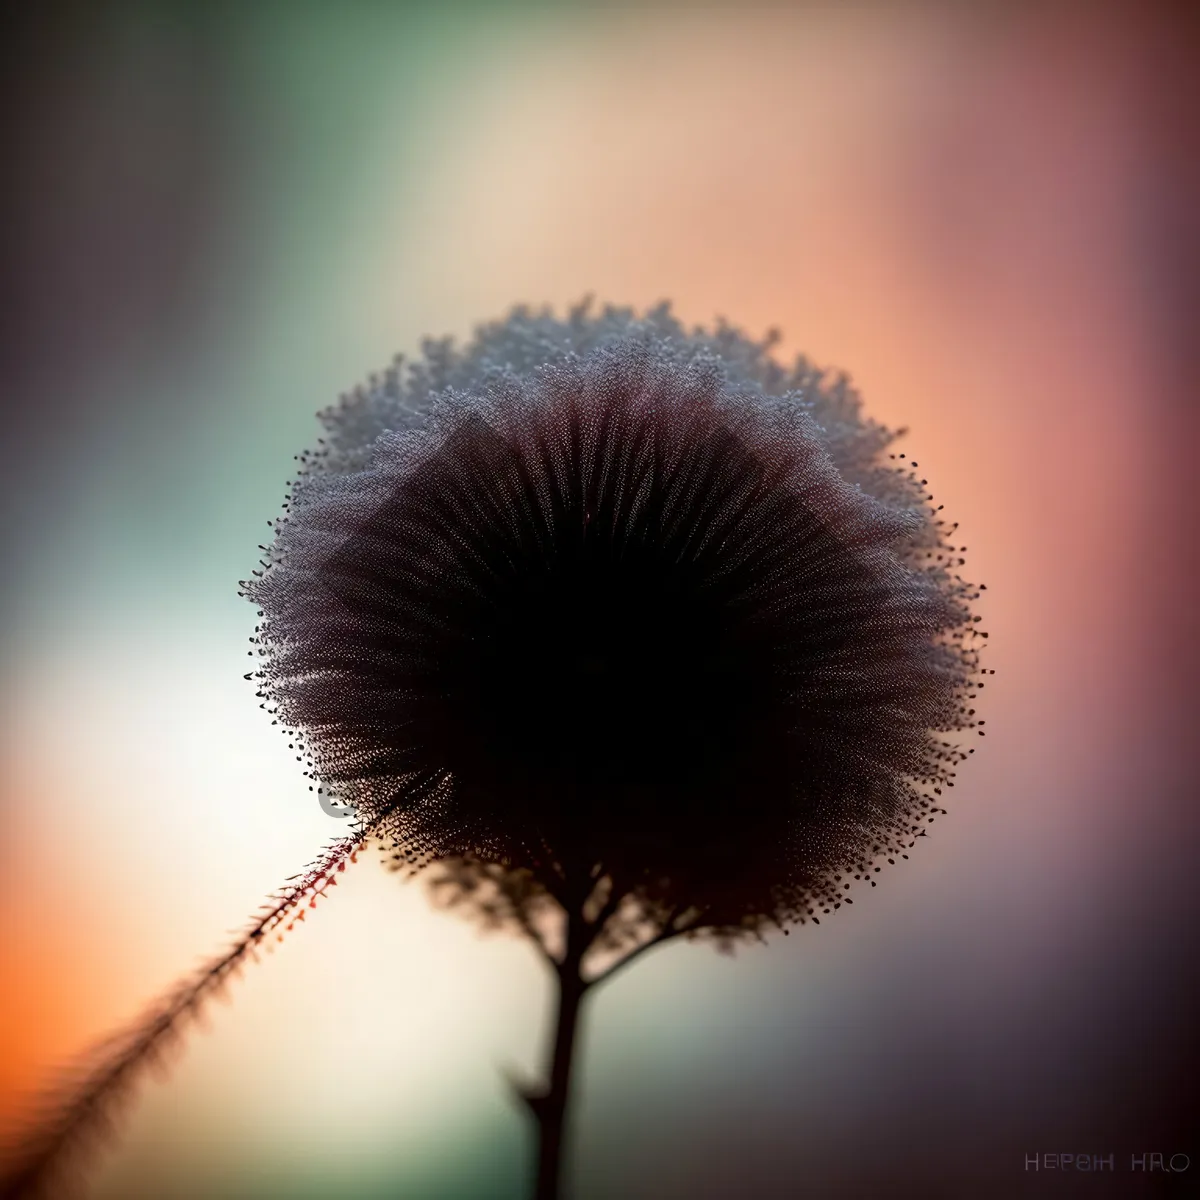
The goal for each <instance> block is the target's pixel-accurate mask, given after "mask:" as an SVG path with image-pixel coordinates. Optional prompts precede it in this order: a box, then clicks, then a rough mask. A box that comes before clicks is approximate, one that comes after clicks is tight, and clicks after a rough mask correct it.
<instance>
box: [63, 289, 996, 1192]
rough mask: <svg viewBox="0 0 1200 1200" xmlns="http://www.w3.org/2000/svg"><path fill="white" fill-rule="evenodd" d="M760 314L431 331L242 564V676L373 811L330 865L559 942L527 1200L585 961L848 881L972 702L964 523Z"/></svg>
mask: <svg viewBox="0 0 1200 1200" xmlns="http://www.w3.org/2000/svg"><path fill="white" fill-rule="evenodd" d="M775 340H776V339H775V337H774V336H770V337H768V338H767V339H765V340H763V341H761V342H754V341H752V340H750V339H748V338H747V337H745V336H744V335H742V334H741V333H739V332H738V331H737V330H735V329H733V328H731V327H729V326H728V325H726V324H724V323H720V324H718V326H717V327H716V329H715V330H713V331H706V330H703V329H697V330H693V331H691V332H689V331H687V330H685V329H684V328H683V327H682V326H681V325H680V324H679V322H678V321H677V320H676V319H675V318H674V317H673V316H672V314H671V313H670V310H669V308H668V307H667V306H666V305H662V306H659V307H658V308H655V309H653V310H651V311H650V312H648V313H646V314H644V315H643V316H641V317H639V316H637V315H636V314H634V313H633V312H631V311H630V310H626V309H616V308H611V307H610V308H606V309H604V310H603V311H600V312H594V311H593V310H592V308H591V307H590V305H589V304H587V303H585V304H582V305H579V306H576V307H575V308H574V309H572V310H571V311H570V312H569V313H568V314H567V317H566V319H564V320H560V319H556V318H555V317H554V316H553V315H552V314H551V313H549V312H540V313H533V312H531V311H530V310H528V309H524V308H517V309H514V310H513V312H512V313H511V314H510V315H509V316H508V317H507V318H506V319H504V320H502V321H499V322H497V323H494V324H491V325H488V326H485V327H483V328H481V329H480V330H478V331H477V333H476V335H475V337H474V338H473V340H472V341H471V342H470V343H468V344H467V345H466V346H464V347H461V348H456V347H455V346H454V345H453V343H451V342H450V341H428V342H426V343H425V344H424V346H423V352H422V355H421V357H420V358H419V359H418V360H417V361H416V362H414V363H411V364H405V363H404V362H403V360H400V359H397V360H396V362H395V363H394V364H393V366H392V368H391V369H390V370H389V371H387V372H386V373H385V374H383V375H381V376H378V377H375V378H373V379H372V380H371V381H370V383H369V384H368V385H367V386H365V387H362V388H359V389H357V390H356V391H354V392H352V393H350V394H349V395H347V396H344V397H342V399H341V402H340V403H339V404H338V405H336V406H335V407H333V408H331V409H329V410H328V411H326V412H325V413H323V414H322V415H321V419H322V422H323V424H324V426H325V437H324V439H323V440H322V442H321V444H320V446H319V448H318V449H317V450H316V451H315V452H311V453H308V454H305V455H302V456H301V464H302V466H301V471H300V474H299V476H298V478H297V479H295V480H294V481H293V484H292V486H291V488H290V493H289V499H288V502H287V505H286V510H285V513H284V515H283V517H282V518H281V519H279V520H278V521H277V522H275V540H274V543H273V545H272V546H270V547H269V548H267V556H266V558H265V559H264V560H263V563H262V564H261V570H259V571H256V572H255V573H254V576H253V577H252V579H250V580H249V581H247V582H246V583H244V584H243V590H244V593H245V595H246V596H247V597H248V598H249V599H251V600H252V601H253V602H254V603H255V604H256V605H257V607H258V609H259V615H260V623H259V625H258V627H257V629H256V631H255V637H254V639H253V648H252V651H251V653H252V655H253V656H254V657H255V659H256V668H255V670H253V671H251V673H250V675H249V676H248V677H249V678H251V679H253V680H254V682H255V684H256V685H257V688H258V693H259V697H260V699H261V700H262V703H263V706H264V707H265V708H267V709H268V711H269V712H270V713H271V714H272V717H273V720H274V721H275V722H277V723H278V724H279V725H281V726H282V727H283V728H284V730H285V731H286V733H287V735H288V737H289V739H290V740H291V744H292V745H293V747H294V748H295V749H296V750H298V751H299V752H300V755H301V757H304V758H306V760H307V766H308V772H307V773H308V774H309V775H310V776H311V778H312V781H313V782H312V786H313V787H314V788H315V789H318V790H319V792H320V796H321V798H322V800H323V804H324V805H325V806H326V807H327V811H329V807H328V806H329V805H331V804H332V805H338V806H352V811H353V812H354V814H355V820H356V821H357V822H360V823H361V831H360V832H361V837H356V838H350V839H346V840H345V842H344V843H341V844H340V845H339V846H338V847H335V849H334V851H332V852H331V856H330V857H328V858H327V860H323V862H322V863H321V864H319V870H318V875H319V876H320V878H322V879H323V878H324V877H325V876H326V875H330V876H331V875H332V872H333V871H335V870H336V869H337V868H338V867H340V866H344V858H345V856H346V855H348V854H350V853H351V851H352V850H353V849H355V848H357V847H358V846H359V845H361V844H364V843H365V842H366V841H371V842H374V843H379V844H382V845H384V846H385V847H386V849H387V853H388V854H389V856H390V861H391V862H392V864H393V865H394V866H395V867H397V868H402V869H409V870H412V871H419V870H421V869H423V868H426V867H428V866H430V865H435V870H434V871H433V872H432V873H431V881H432V886H433V889H434V894H435V896H436V897H438V898H439V899H440V900H442V901H443V902H444V903H445V904H447V905H450V906H460V907H467V908H469V909H470V910H471V911H472V912H473V913H474V915H475V916H476V917H477V918H479V919H482V920H484V921H485V922H487V923H488V924H490V925H494V926H508V927H511V928H513V929H516V930H518V931H520V932H521V933H522V934H524V935H525V936H527V937H528V938H529V939H530V940H531V941H532V942H533V944H534V945H535V946H536V947H537V948H538V949H539V951H540V952H541V953H542V955H543V956H544V957H545V959H546V960H547V961H548V962H549V963H550V964H551V965H552V967H553V974H554V977H555V979H556V982H557V985H558V998H559V1003H558V1011H557V1020H556V1024H555V1031H554V1039H553V1044H552V1050H551V1055H550V1064H549V1071H548V1078H547V1081H546V1082H545V1083H544V1084H543V1085H541V1086H537V1087H534V1086H529V1085H524V1084H517V1085H516V1086H517V1087H518V1090H519V1092H520V1094H521V1095H522V1096H523V1098H524V1099H525V1100H526V1101H527V1102H528V1105H529V1108H530V1110H531V1112H532V1113H533V1115H534V1117H535V1118H536V1121H537V1125H538V1130H539V1156H538V1172H537V1188H536V1194H537V1195H538V1196H539V1197H543V1198H546V1197H552V1196H556V1195H558V1187H559V1177H560V1174H561V1169H560V1164H561V1158H562V1146H563V1140H564V1127H565V1126H564V1121H565V1113H566V1111H567V1101H568V1097H569V1092H570V1076H571V1065H572V1061H573V1057H574V1055H573V1051H574V1046H575V1041H576V1033H577V1030H578V1027H579V1018H580V1014H581V1011H582V1008H581V1006H582V1001H583V999H584V997H585V995H586V994H588V993H589V991H590V989H592V988H593V987H595V985H596V984H598V983H599V982H601V981H602V980H604V979H607V978H609V977H610V976H611V975H612V973H613V972H614V971H616V970H618V969H620V968H621V967H623V966H624V965H626V964H627V963H629V962H631V961H632V960H633V959H634V958H635V957H636V956H638V955H639V954H641V953H643V952H644V951H645V950H647V949H649V948H650V947H652V946H654V945H657V944H659V943H661V942H663V941H665V940H667V939H669V938H672V937H675V936H686V937H688V938H691V939H707V940H711V941H713V942H714V943H715V944H716V945H717V946H718V947H719V948H722V949H729V948H730V947H731V946H732V945H733V943H734V942H735V941H736V940H738V939H742V938H747V937H750V938H754V937H757V938H761V937H762V935H763V933H764V931H765V930H766V929H768V928H771V927H776V928H780V929H782V930H783V931H784V932H787V926H789V925H791V924H795V923H797V922H798V923H801V924H803V923H805V922H806V921H808V920H810V919H811V920H813V921H814V922H818V921H819V918H820V915H824V914H826V913H829V912H832V911H833V910H835V909H837V908H840V907H841V906H842V904H843V903H846V904H849V903H851V902H852V900H851V897H850V895H849V894H848V893H849V892H850V890H851V888H852V885H853V884H854V883H855V882H864V881H867V880H868V879H869V881H870V883H871V885H872V886H874V884H875V880H874V878H873V876H874V875H875V873H876V872H878V871H879V870H880V866H881V864H882V863H883V862H885V861H886V862H894V861H895V860H896V859H897V858H900V857H907V855H908V851H909V850H910V849H911V848H912V846H913V845H914V844H915V841H916V839H917V838H918V837H919V836H921V835H922V834H923V832H924V829H925V827H926V826H927V824H928V823H930V822H931V821H933V820H934V817H935V815H936V814H938V813H940V812H941V811H943V810H942V809H941V807H940V804H941V797H942V795H943V791H944V789H947V788H949V787H952V786H953V784H954V778H955V769H956V767H957V766H958V764H959V763H960V762H961V761H962V760H963V759H964V758H965V757H966V756H967V755H968V754H969V753H970V750H968V749H965V748H963V746H962V740H963V734H964V733H966V732H968V731H972V730H974V731H977V732H982V730H978V728H977V727H978V726H979V725H982V724H983V722H982V721H977V720H976V718H975V715H974V709H973V708H971V707H970V702H971V701H972V700H973V699H974V696H975V694H976V689H977V688H979V687H982V686H983V684H982V681H981V680H980V675H981V674H982V673H983V672H982V671H981V668H980V664H979V652H978V647H979V640H978V639H980V638H983V637H986V634H982V633H981V632H980V631H979V630H978V627H977V623H976V622H977V618H975V617H974V616H973V615H972V613H971V602H972V601H973V600H975V599H976V598H977V597H978V591H977V589H976V588H975V586H974V585H971V584H969V583H966V582H964V581H963V580H962V578H961V577H960V576H959V574H958V573H957V571H958V568H959V567H960V566H961V565H962V562H963V560H962V559H961V557H959V555H960V550H959V549H957V548H955V547H954V546H952V545H951V544H950V539H951V538H952V537H953V527H948V526H946V525H945V524H944V523H943V522H942V521H941V519H940V518H939V516H938V514H937V510H935V509H934V507H933V505H932V501H931V498H930V496H929V494H928V492H927V491H926V481H925V480H924V479H921V478H919V477H918V474H917V471H916V467H917V464H916V463H908V462H907V460H906V459H905V457H904V455H899V456H893V455H890V454H889V453H888V447H889V446H890V445H891V444H892V442H893V441H894V439H895V437H896V434H895V433H893V432H892V431H889V430H887V429H885V428H883V427H882V426H880V425H878V424H876V423H874V422H873V421H870V420H869V419H866V418H865V417H864V416H863V415H862V413H861V410H860V405H859V401H858V398H857V396H856V395H855V393H854V392H853V391H852V389H851V388H850V386H849V384H848V382H847V380H846V379H845V378H837V379H835V380H833V381H828V380H826V378H825V376H824V375H823V374H822V373H820V372H817V371H815V370H814V369H813V368H812V367H811V366H810V365H809V364H808V363H807V362H806V361H805V360H804V359H800V360H798V361H797V362H796V364H795V365H794V366H793V367H792V368H791V369H790V370H787V369H784V368H783V367H781V366H779V365H778V364H777V363H776V362H775V361H774V360H773V358H772V357H771V353H770V351H771V348H772V346H773V345H774V342H775ZM306 886H309V887H310V888H311V895H312V902H313V903H315V900H316V893H317V892H319V891H320V890H322V889H321V887H320V886H319V880H318V883H317V884H311V883H310V884H308V885H306ZM304 894H309V893H307V892H306V893H304ZM291 909H292V906H291V905H290V904H288V905H284V908H283V910H282V913H283V915H284V916H287V915H288V913H290V912H291ZM281 919H282V918H281ZM242 945H243V946H245V945H247V943H242ZM223 961H225V960H224V959H222V960H219V962H223ZM239 961H240V960H239ZM212 970H213V968H209V971H210V973H211V971H212ZM218 973H219V972H218ZM206 986H207V985H206V984H205V983H204V977H201V978H200V979H199V980H198V981H193V983H192V984H191V985H189V987H191V991H190V992H189V993H188V994H189V995H193V994H194V995H193V999H192V1000H191V1001H189V1003H194V1002H195V999H196V998H197V997H199V996H200V995H201V994H202V993H203V992H204V989H205V987H206ZM185 990H186V989H185ZM143 1028H144V1027H143ZM136 1057H137V1056H136V1055H134V1060H136ZM94 1090H95V1089H94ZM103 1092H104V1088H103V1087H100V1088H99V1092H98V1094H103ZM63 1128H64V1129H67V1130H69V1129H70V1128H71V1125H70V1122H67V1123H66V1124H65V1125H64V1126H63ZM44 1157H45V1156H44ZM51 1157H52V1156H51Z"/></svg>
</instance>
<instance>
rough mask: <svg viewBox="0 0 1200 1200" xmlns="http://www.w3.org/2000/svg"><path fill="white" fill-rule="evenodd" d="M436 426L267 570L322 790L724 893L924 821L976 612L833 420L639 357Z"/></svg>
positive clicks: (708, 374)
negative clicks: (849, 454)
mask: <svg viewBox="0 0 1200 1200" xmlns="http://www.w3.org/2000/svg"><path fill="white" fill-rule="evenodd" d="M434 426H435V427H434V428H433V429H432V430H431V431H429V432H427V433H425V434H423V435H403V436H397V437H394V438H391V439H390V440H389V439H388V438H384V439H382V440H381V441H380V442H379V443H377V445H376V448H375V457H374V459H373V461H372V463H371V465H370V466H369V468H368V469H366V470H364V471H361V472H359V473H357V474H350V475H348V476H341V477H338V479H337V480H336V481H335V483H333V484H331V485H330V487H329V489H328V492H327V494H321V495H319V496H318V497H317V498H316V499H314V500H313V501H311V502H310V503H309V504H308V505H306V506H303V507H301V508H299V509H298V511H297V512H296V514H295V515H294V516H293V517H292V521H291V525H292V529H291V532H290V533H289V534H288V535H287V536H285V537H282V538H281V543H282V545H283V553H282V555H281V557H280V559H279V561H278V562H277V564H276V565H275V566H273V567H272V568H271V570H270V571H268V572H267V575H266V577H265V578H264V579H263V580H262V581H261V583H260V584H259V585H258V587H257V589H256V590H257V594H256V597H255V598H256V599H257V600H258V601H259V603H260V604H262V605H263V607H264V610H265V613H266V616H267V621H266V623H265V625H264V629H263V638H262V640H263V642H264V644H265V645H266V646H267V647H268V648H269V650H270V653H271V657H270V660H269V664H268V666H267V668H266V672H265V673H266V675H267V677H268V681H269V694H270V695H271V696H272V698H273V699H275V700H276V701H277V703H278V705H279V708H280V711H281V713H282V715H283V716H284V717H285V718H286V719H287V721H288V723H289V724H290V725H292V726H294V727H296V728H298V729H301V730H303V731H305V733H306V735H307V738H308V749H309V753H310V755H311V757H312V760H313V764H314V767H315V773H316V774H317V776H318V778H320V779H322V780H323V781H325V782H326V783H330V784H332V785H334V786H335V787H336V788H337V789H338V790H340V791H341V792H342V793H343V794H345V795H346V796H347V797H348V798H349V799H351V800H352V801H353V802H354V803H355V804H356V805H358V806H359V808H360V809H361V810H362V811H363V812H364V813H365V815H366V816H367V817H368V818H371V817H373V816H376V815H379V814H384V813H394V814H395V820H396V827H397V828H399V829H402V831H403V837H404V838H405V839H406V840H407V841H408V842H409V843H410V844H412V845H416V846H418V847H420V848H421V850H423V851H424V853H425V854H427V855H432V856H438V855H442V854H455V853H474V854H480V855H484V856H488V857H494V858H500V859H502V860H503V861H509V862H513V863H516V864H518V865H519V864H520V863H521V862H523V861H527V860H529V859H530V858H531V857H536V856H538V855H541V856H549V857H551V858H554V859H556V860H558V861H560V862H562V863H566V862H571V863H584V864H592V863H597V862H600V863H604V864H605V865H606V867H608V868H609V869H612V870H619V871H621V872H622V873H623V874H624V875H625V876H626V877H637V876H638V875H639V874H640V875H645V876H646V877H655V878H659V879H678V880H688V881H691V882H690V884H689V886H692V885H694V883H695V881H696V880H697V879H698V878H700V877H701V876H711V877H713V879H714V880H715V882H716V884H717V885H718V890H719V887H720V886H723V884H724V883H729V882H730V881H733V880H735V879H736V878H737V877H739V876H741V875H745V873H746V872H747V871H748V872H750V873H751V874H753V873H755V872H757V873H759V874H761V875H762V876H763V880H762V881H761V882H762V885H763V887H766V888H775V887H779V888H784V889H786V888H788V887H792V888H793V889H799V891H801V892H803V891H805V890H807V892H808V894H810V895H811V894H815V893H817V892H819V891H821V889H822V888H823V887H826V886H827V883H823V882H822V879H823V878H826V877H828V876H829V875H830V874H831V873H832V872H833V871H835V870H836V869H837V868H839V867H842V868H846V869H850V868H852V867H853V866H854V865H855V864H856V863H859V864H861V863H862V862H864V861H865V860H866V859H868V858H869V857H870V853H871V850H872V846H871V843H876V846H875V848H876V849H877V848H878V843H880V842H885V843H887V844H896V843H898V841H899V840H900V839H901V838H902V837H905V836H907V834H908V832H909V826H908V822H909V821H910V820H911V819H912V814H913V812H914V811H915V809H916V807H917V805H918V802H919V796H918V793H917V791H916V789H915V781H918V780H922V779H924V780H926V781H928V780H930V779H932V778H934V777H944V776H945V767H944V764H945V762H946V761H948V759H947V756H946V755H945V752H944V749H943V750H939V748H938V745H937V744H936V743H935V742H934V741H933V740H932V739H931V738H930V729H932V728H949V727H952V726H953V725H954V723H955V713H956V705H957V703H958V701H959V697H960V693H961V690H962V688H961V685H962V683H963V680H964V678H965V676H964V669H963V667H962V665H961V661H960V660H958V659H955V658H954V655H953V654H952V653H951V652H950V651H949V650H948V649H947V643H946V641H945V638H944V637H943V636H942V635H943V634H944V633H945V631H946V630H948V629H952V628H954V627H955V626H956V624H961V623H962V621H963V620H964V619H965V618H964V617H963V615H962V614H961V612H959V611H958V610H957V609H956V608H955V606H954V605H953V603H951V601H950V599H949V598H948V597H946V596H943V595H941V594H939V592H938V590H937V589H936V588H935V587H934V586H933V583H932V582H931V579H930V578H929V577H927V576H925V575H922V574H920V573H919V572H916V571H913V570H911V569H909V568H908V567H907V566H905V565H903V564H902V562H901V561H900V560H899V559H898V558H897V555H896V553H895V552H894V551H895V546H896V544H897V542H898V541H901V540H902V539H903V538H904V537H905V535H906V534H911V532H912V529H913V521H912V514H911V513H902V512H898V511H897V510H896V509H893V508H889V507H887V506H886V505H884V504H881V503H878V502H877V501H876V500H874V499H873V498H872V497H870V496H869V495H867V494H865V493H863V492H862V491H861V490H859V489H855V488H852V487H850V486H849V485H848V484H847V483H845V482H844V481H843V479H842V478H841V477H840V476H839V475H838V472H837V470H836V469H835V467H834V466H833V464H832V463H831V461H830V459H829V457H828V454H827V452H826V450H825V448H824V446H823V445H822V443H821V441H820V438H819V437H818V436H817V434H818V433H819V430H816V429H815V427H813V426H812V425H811V423H809V424H806V423H805V422H804V421H803V420H799V419H797V418H796V416H795V414H794V413H793V414H792V415H791V417H790V418H789V417H788V416H787V415H786V414H782V413H781V411H780V410H777V409H768V408H766V407H765V406H761V405H759V406H756V405H755V403H753V402H752V400H751V399H748V398H747V397H745V396H741V397H739V396H738V395H736V394H733V393H730V392H729V391H728V390H727V389H725V388H724V386H723V382H722V380H721V378H720V376H719V375H717V374H714V373H713V372H712V371H706V370H697V369H694V368H693V367H691V366H688V365H686V364H681V363H680V362H679V361H678V360H668V361H667V362H666V363H665V365H664V364H663V363H656V362H655V361H654V360H653V356H652V355H650V354H648V353H647V350H646V348H645V346H642V347H641V348H640V349H639V348H638V347H636V346H628V345H626V346H618V347H617V348H615V349H611V348H610V349H609V350H607V351H605V352H603V353H599V352H597V353H595V354H593V355H592V356H590V357H588V358H585V359H582V360H578V359H577V360H574V361H572V362H566V363H560V364H558V365H555V366H553V367H547V368H545V369H544V370H542V371H540V372H536V373H531V374H530V375H529V376H528V377H527V378H525V379H524V380H520V381H517V382H514V381H513V380H511V379H510V380H509V381H508V382H507V383H506V384H505V385H504V386H499V385H497V386H494V387H492V388H491V389H490V390H489V388H488V387H487V386H483V385H481V386H480V388H479V390H478V392H477V393H476V394H474V395H467V396H462V397H452V398H451V399H450V400H448V401H446V402H445V403H444V405H443V407H442V409H441V410H440V412H439V413H438V415H437V419H436V421H435V422H434ZM939 764H940V765H939ZM750 847H754V851H753V853H750V851H749V848H750ZM785 907H786V906H785Z"/></svg>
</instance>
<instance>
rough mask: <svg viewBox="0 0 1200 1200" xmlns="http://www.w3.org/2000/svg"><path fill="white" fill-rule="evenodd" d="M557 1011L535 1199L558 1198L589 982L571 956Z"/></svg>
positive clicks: (540, 1110)
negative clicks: (578, 1037)
mask: <svg viewBox="0 0 1200 1200" xmlns="http://www.w3.org/2000/svg"><path fill="white" fill-rule="evenodd" d="M556 975H557V979H558V989H557V996H558V1013H557V1016H556V1019H555V1029H554V1048H553V1052H552V1057H551V1062H550V1086H549V1089H548V1090H547V1091H546V1092H545V1094H544V1095H542V1096H540V1097H539V1098H538V1104H537V1105H536V1107H535V1109H534V1112H535V1114H536V1116H537V1121H538V1168H537V1185H536V1189H535V1191H534V1196H535V1198H536V1200H559V1194H560V1193H559V1184H560V1176H561V1171H562V1158H563V1153H562V1152H563V1142H564V1134H565V1130H566V1115H567V1104H568V1100H569V1098H570V1089H571V1064H572V1062H573V1059H574V1051H575V1042H576V1033H577V1031H578V1028H579V1016H580V1006H581V1003H582V1001H583V997H584V995H585V993H586V992H587V989H588V985H587V984H586V983H585V982H584V981H583V979H582V978H581V977H580V974H579V966H578V963H575V964H571V963H570V960H569V959H568V961H567V962H565V963H564V964H563V965H562V968H561V969H560V970H559V971H558V972H556Z"/></svg>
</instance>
